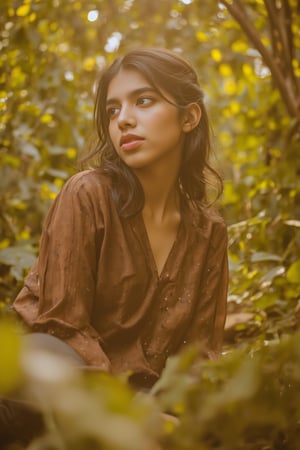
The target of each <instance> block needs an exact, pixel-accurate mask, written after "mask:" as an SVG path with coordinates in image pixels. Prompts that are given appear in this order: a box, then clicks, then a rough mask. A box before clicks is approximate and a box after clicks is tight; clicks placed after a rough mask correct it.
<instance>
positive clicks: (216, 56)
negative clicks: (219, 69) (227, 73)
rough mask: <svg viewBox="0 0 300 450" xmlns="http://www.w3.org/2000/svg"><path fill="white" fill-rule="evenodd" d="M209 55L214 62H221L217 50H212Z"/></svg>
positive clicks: (219, 53)
mask: <svg viewBox="0 0 300 450" xmlns="http://www.w3.org/2000/svg"><path fill="white" fill-rule="evenodd" d="M210 54H211V57H212V59H213V60H214V61H216V62H220V61H221V60H222V53H221V52H220V50H219V49H217V48H213V49H212V51H211V52H210Z"/></svg>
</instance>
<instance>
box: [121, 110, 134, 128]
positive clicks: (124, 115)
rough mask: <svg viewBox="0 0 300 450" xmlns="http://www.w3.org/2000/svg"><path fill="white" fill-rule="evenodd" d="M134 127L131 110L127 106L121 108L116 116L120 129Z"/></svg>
mask: <svg viewBox="0 0 300 450" xmlns="http://www.w3.org/2000/svg"><path fill="white" fill-rule="evenodd" d="M135 125H136V119H135V116H134V113H133V111H132V108H130V107H129V106H123V107H122V108H121V111H120V113H119V116H118V126H119V128H120V129H124V128H128V127H134V126H135Z"/></svg>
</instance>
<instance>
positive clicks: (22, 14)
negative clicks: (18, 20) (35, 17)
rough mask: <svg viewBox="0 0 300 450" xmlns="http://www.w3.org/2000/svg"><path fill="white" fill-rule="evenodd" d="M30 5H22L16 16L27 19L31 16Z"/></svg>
mask: <svg viewBox="0 0 300 450" xmlns="http://www.w3.org/2000/svg"><path fill="white" fill-rule="evenodd" d="M29 11H30V5H22V6H19V8H18V9H17V10H16V15H17V16H18V17H25V16H27V15H28V14H29Z"/></svg>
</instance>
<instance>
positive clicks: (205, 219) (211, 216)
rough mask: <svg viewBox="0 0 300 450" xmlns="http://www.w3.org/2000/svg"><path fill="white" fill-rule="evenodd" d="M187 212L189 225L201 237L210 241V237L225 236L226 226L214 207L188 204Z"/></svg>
mask: <svg viewBox="0 0 300 450" xmlns="http://www.w3.org/2000/svg"><path fill="white" fill-rule="evenodd" d="M188 210H189V212H188V214H191V219H192V220H191V221H190V223H192V224H193V226H194V228H195V229H196V231H197V232H198V233H200V234H201V235H202V236H203V237H206V238H207V239H210V238H211V236H212V235H219V234H221V235H224V236H225V235H226V234H227V224H226V222H225V220H224V218H223V217H222V216H221V214H220V213H219V211H218V210H217V209H216V208H215V207H213V206H207V205H200V204H195V203H189V208H188Z"/></svg>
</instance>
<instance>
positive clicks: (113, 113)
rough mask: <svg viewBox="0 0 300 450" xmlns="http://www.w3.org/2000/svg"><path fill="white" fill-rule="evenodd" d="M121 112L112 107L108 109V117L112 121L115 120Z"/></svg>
mask: <svg viewBox="0 0 300 450" xmlns="http://www.w3.org/2000/svg"><path fill="white" fill-rule="evenodd" d="M119 111H120V108H117V107H111V108H108V109H107V111H106V113H107V117H108V118H109V119H111V118H113V117H114V116H116V115H117V114H118V112H119Z"/></svg>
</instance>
